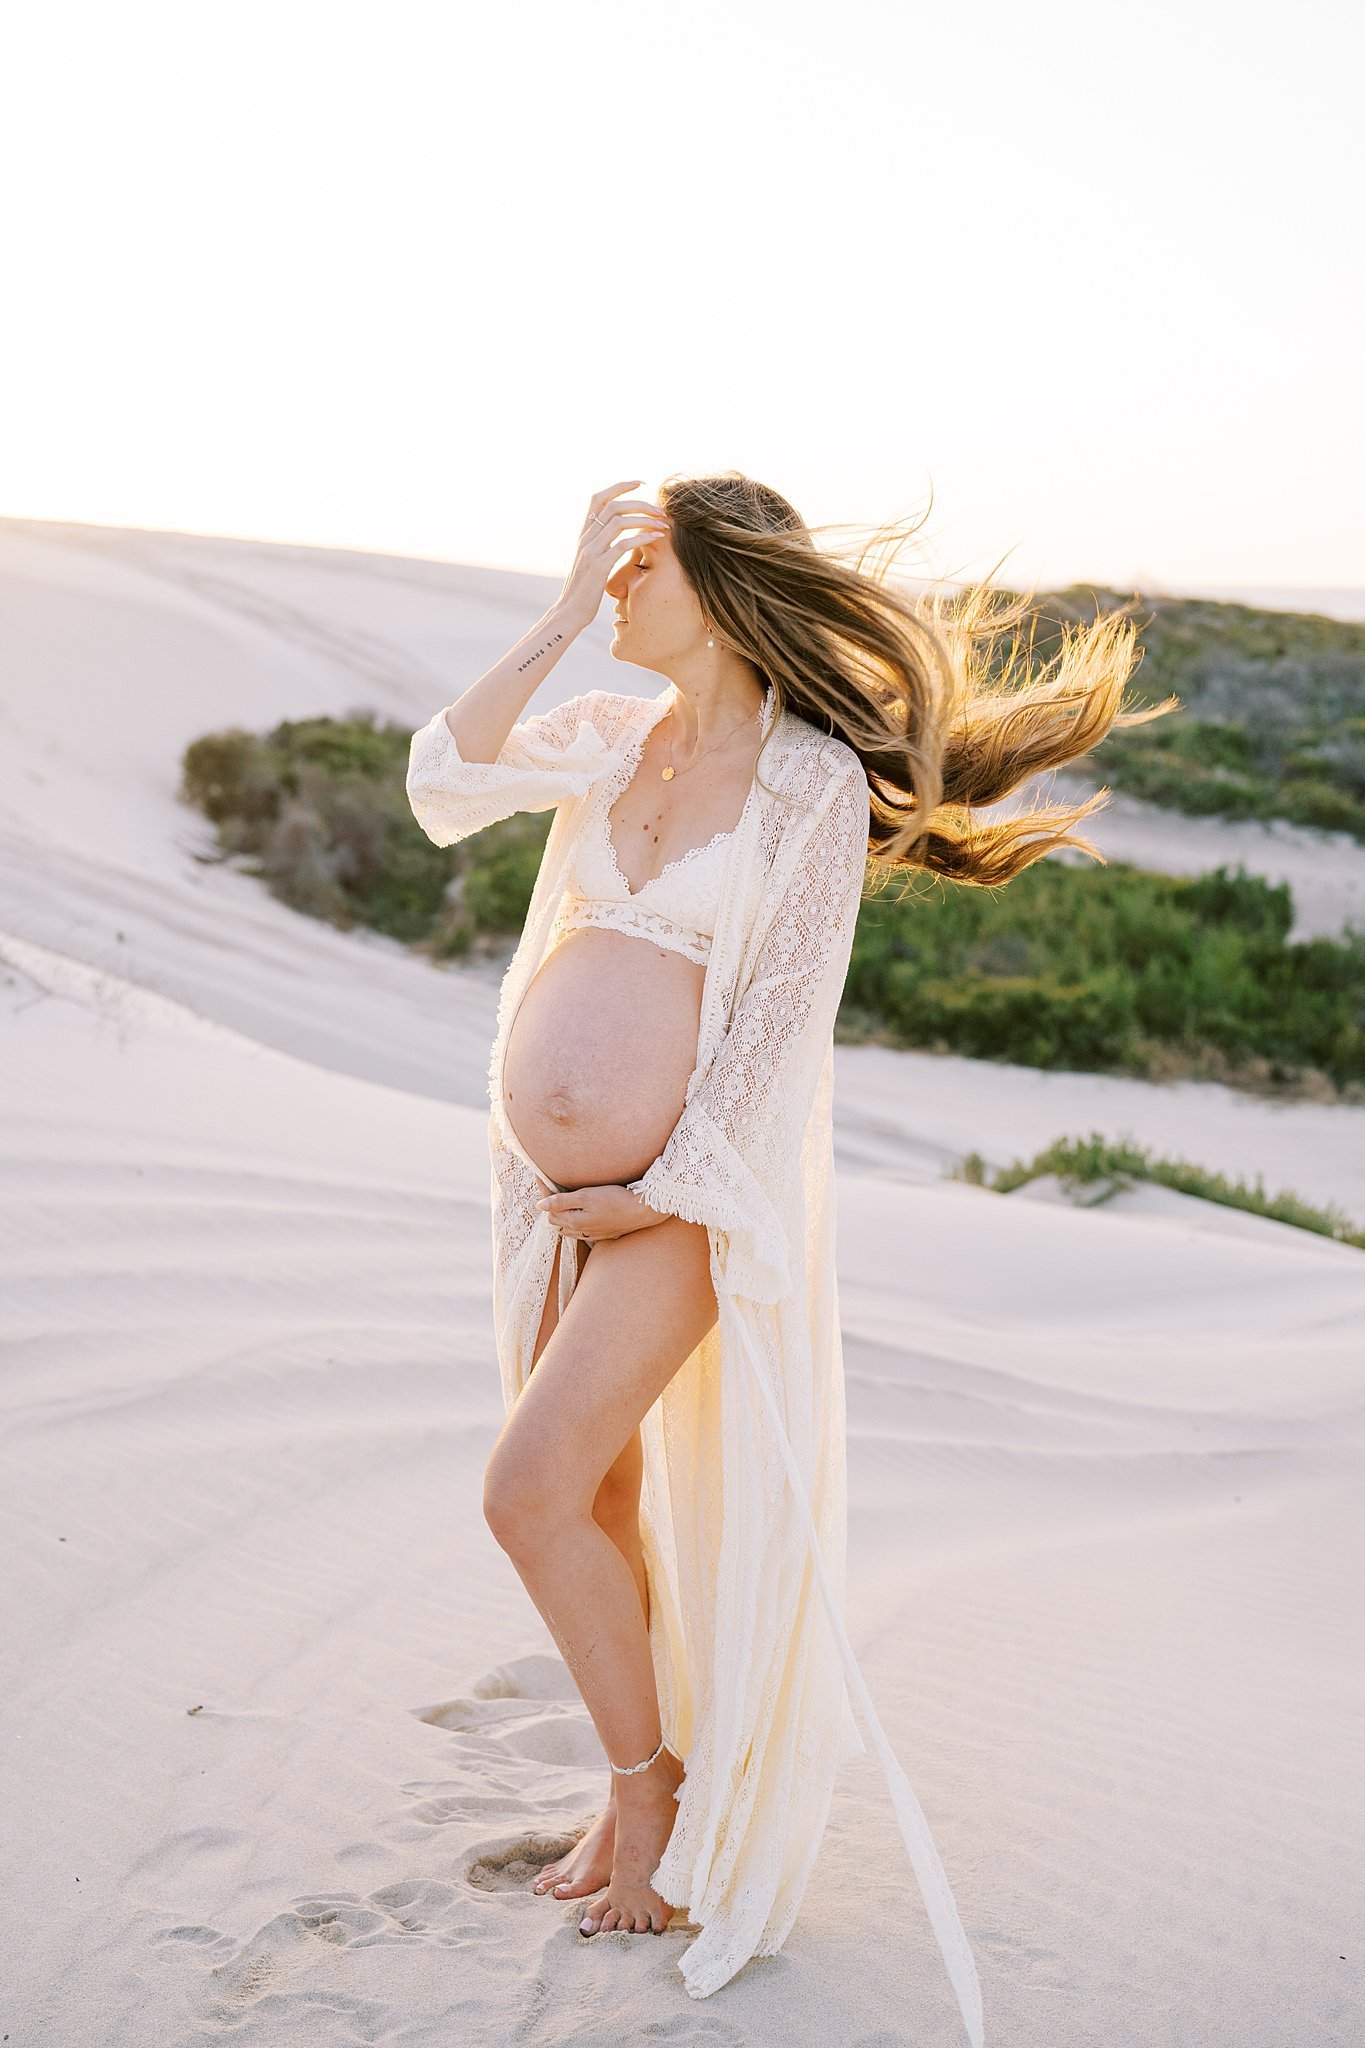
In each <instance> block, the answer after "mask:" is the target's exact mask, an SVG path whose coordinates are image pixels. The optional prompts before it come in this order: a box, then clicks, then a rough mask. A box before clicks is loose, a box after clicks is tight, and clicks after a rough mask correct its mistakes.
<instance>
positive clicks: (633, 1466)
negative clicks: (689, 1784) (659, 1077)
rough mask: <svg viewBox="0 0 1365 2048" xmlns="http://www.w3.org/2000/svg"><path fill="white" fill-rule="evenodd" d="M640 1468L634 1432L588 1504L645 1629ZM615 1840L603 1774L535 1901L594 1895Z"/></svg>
mask: <svg viewBox="0 0 1365 2048" xmlns="http://www.w3.org/2000/svg"><path fill="white" fill-rule="evenodd" d="M575 1250H576V1251H577V1253H578V1262H579V1272H580V1273H581V1272H582V1270H583V1265H584V1262H585V1261H586V1260H587V1259H588V1258H589V1257H590V1255H591V1253H592V1246H591V1245H590V1244H583V1243H581V1242H579V1243H575V1241H574V1240H573V1239H572V1238H564V1237H561V1238H560V1240H559V1242H558V1244H557V1245H556V1246H555V1256H554V1262H553V1264H552V1265H551V1267H550V1283H549V1287H548V1289H547V1291H546V1295H545V1307H544V1310H543V1311H542V1314H541V1318H540V1328H539V1330H538V1332H537V1334H536V1341H535V1346H534V1349H533V1350H532V1354H531V1370H532V1371H533V1372H534V1371H535V1368H536V1365H537V1363H538V1362H539V1359H540V1355H541V1353H542V1351H544V1349H545V1346H546V1345H547V1344H548V1342H549V1341H550V1337H551V1336H552V1334H553V1332H554V1327H555V1324H556V1323H557V1322H558V1320H559V1261H560V1257H561V1255H562V1256H565V1257H572V1256H573V1253H574V1251H575ZM643 1469H644V1452H643V1447H642V1446H641V1443H640V1432H639V1430H638V1429H637V1430H636V1431H635V1432H634V1433H633V1435H632V1436H631V1438H630V1441H629V1442H628V1443H627V1445H626V1448H625V1449H624V1450H623V1451H622V1453H621V1455H620V1457H619V1458H618V1459H617V1460H616V1463H615V1464H614V1465H613V1466H612V1468H611V1470H610V1471H609V1472H608V1474H607V1476H606V1478H605V1479H604V1480H603V1481H602V1484H601V1485H600V1486H599V1487H598V1489H597V1496H596V1499H595V1500H594V1501H593V1504H592V1515H593V1520H594V1521H595V1522H596V1523H597V1525H598V1527H599V1528H601V1529H605V1531H606V1533H607V1535H608V1536H610V1538H611V1540H612V1542H613V1543H614V1544H615V1545H616V1547H617V1549H618V1550H619V1551H620V1553H621V1555H622V1557H624V1559H625V1560H626V1563H627V1564H628V1565H629V1566H630V1569H631V1572H632V1575H633V1576H634V1579H635V1583H636V1585H637V1586H638V1587H639V1589H640V1604H641V1606H642V1607H643V1609H644V1614H645V1625H646V1627H648V1624H649V1580H648V1578H647V1576H646V1573H645V1557H644V1551H643V1549H642V1548H641V1544H640V1481H641V1478H642V1477H643ZM615 1839H616V1778H615V1775H614V1773H613V1772H611V1771H610V1770H609V1771H608V1772H607V1790H606V1796H605V1798H604V1800H603V1802H602V1810H601V1812H600V1813H599V1814H598V1815H597V1818H596V1819H595V1820H594V1821H593V1823H592V1825H591V1827H589V1828H588V1829H587V1831H586V1832H585V1833H584V1834H583V1835H582V1836H581V1837H580V1838H579V1840H578V1841H577V1842H575V1844H574V1846H573V1848H572V1849H570V1850H569V1851H568V1852H567V1853H566V1854H565V1855H563V1856H556V1857H554V1858H553V1860H552V1861H551V1862H549V1863H545V1864H542V1866H541V1868H540V1870H539V1871H538V1872H537V1873H536V1878H535V1882H534V1884H533V1885H532V1890H533V1891H534V1892H536V1893H537V1894H538V1895H541V1896H543V1895H544V1894H545V1893H546V1892H551V1893H552V1894H553V1896H554V1897H555V1898H557V1899H581V1898H586V1897H587V1896H588V1895H589V1894H590V1893H592V1892H595V1891H599V1890H600V1889H601V1887H602V1886H603V1885H604V1884H605V1883H606V1882H607V1880H608V1878H609V1877H610V1876H611V1855H612V1847H613V1844H614V1842H615Z"/></svg>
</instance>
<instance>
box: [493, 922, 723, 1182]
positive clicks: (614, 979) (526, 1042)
mask: <svg viewBox="0 0 1365 2048" xmlns="http://www.w3.org/2000/svg"><path fill="white" fill-rule="evenodd" d="M705 976H706V969H705V967H704V966H703V965H702V964H701V962H700V961H696V960H689V959H687V958H686V956H685V955H684V954H681V953H673V952H669V951H667V950H665V949H664V948H662V947H660V946H656V945H654V944H653V942H652V941H650V940H648V939H643V938H637V937H634V936H632V935H630V934H628V933H625V932H611V931H599V930H596V929H593V928H592V927H589V928H587V929H581V930H578V931H574V932H570V933H569V934H568V935H567V937H566V938H564V939H563V940H562V941H561V943H560V944H559V945H558V946H557V947H556V948H555V950H554V952H553V953H551V955H550V957H549V958H548V959H547V960H545V961H542V963H541V966H540V968H539V970H538V971H537V973H536V974H535V975H534V976H533V977H532V979H531V983H530V986H529V987H528V988H527V990H526V993H525V994H524V995H523V997H522V999H521V1003H520V1006H519V1007H518V1010H517V1014H516V1016H515V1018H514V1019H513V1023H512V1029H511V1031H510V1033H509V1035H508V1040H507V1047H506V1053H505V1056H504V1059H503V1071H502V1078H503V1107H504V1110H505V1112H506V1115H507V1120H508V1122H509V1123H510V1124H511V1126H512V1129H513V1131H514V1132H515V1133H516V1136H517V1139H518V1141H519V1143H520V1144H521V1145H523V1146H524V1147H525V1149H526V1151H527V1152H528V1153H529V1154H530V1156H531V1158H532V1159H534V1160H535V1162H536V1164H537V1165H538V1166H539V1167H540V1169H541V1170H542V1172H543V1173H545V1174H546V1175H548V1176H549V1178H550V1179H551V1180H556V1181H559V1182H561V1183H562V1184H563V1185H565V1186H568V1187H588V1186H595V1185H599V1184H601V1185H605V1184H607V1183H610V1182H614V1181H619V1182H624V1181H628V1180H635V1179H638V1177H639V1176H640V1174H642V1173H643V1172H644V1170H645V1168H646V1167H647V1166H649V1165H650V1164H651V1162H652V1161H653V1160H655V1159H656V1158H657V1157H658V1155H659V1153H660V1152H661V1151H662V1150H663V1148H664V1146H665V1144H666V1143H667V1142H668V1137H669V1133H670V1132H671V1131H672V1129H673V1126H674V1125H675V1124H676V1122H677V1121H678V1118H679V1116H680V1115H681V1113H682V1107H683V1097H684V1094H685V1092H686V1089H687V1083H688V1080H689V1079H690V1077H691V1074H692V1070H693V1068H694V1067H695V1065H696V1061H697V1030H698V1025H699V1023H700V1019H701V992H702V984H703V982H704V980H705Z"/></svg>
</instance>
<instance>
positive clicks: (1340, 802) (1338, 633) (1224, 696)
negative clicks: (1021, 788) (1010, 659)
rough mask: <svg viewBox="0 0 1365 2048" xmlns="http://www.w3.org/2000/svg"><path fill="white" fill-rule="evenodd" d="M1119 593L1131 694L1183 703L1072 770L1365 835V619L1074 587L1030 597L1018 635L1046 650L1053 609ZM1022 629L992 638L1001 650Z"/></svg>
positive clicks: (1174, 802) (1236, 813)
mask: <svg viewBox="0 0 1365 2048" xmlns="http://www.w3.org/2000/svg"><path fill="white" fill-rule="evenodd" d="M1016 594H1017V593H1016ZM1125 604H1127V605H1129V606H1131V607H1132V616H1133V618H1134V621H1135V623H1136V624H1137V626H1138V629H1139V644H1140V646H1141V648H1142V660H1141V662H1140V664H1139V666H1138V669H1137V671H1136V673H1135V675H1134V677H1133V682H1132V685H1131V688H1130V694H1131V695H1136V696H1141V697H1143V698H1145V699H1146V701H1148V702H1150V703H1158V702H1160V701H1161V700H1162V699H1163V698H1165V697H1166V696H1168V695H1171V694H1174V695H1176V696H1177V697H1179V699H1180V702H1181V709H1180V710H1178V711H1172V712H1168V713H1167V715H1166V716H1165V717H1164V718H1159V719H1154V720H1153V722H1152V723H1151V724H1150V725H1145V726H1134V727H1131V728H1129V729H1127V730H1122V731H1119V732H1114V733H1110V734H1109V736H1108V737H1107V738H1106V739H1105V740H1103V741H1102V742H1101V743H1100V745H1099V746H1098V747H1095V748H1094V749H1093V750H1092V751H1091V753H1090V754H1088V755H1087V756H1085V757H1084V759H1083V761H1078V762H1074V763H1072V764H1071V766H1072V768H1073V769H1075V770H1083V771H1084V772H1085V773H1086V774H1087V775H1090V776H1093V777H1094V779H1095V780H1096V781H1097V782H1102V783H1107V784H1108V785H1109V786H1110V787H1111V788H1112V789H1115V790H1122V791H1124V793H1125V794H1126V795H1129V796H1134V797H1142V798H1144V799H1145V800H1146V801H1147V802H1149V803H1154V804H1161V805H1164V806H1165V807H1166V808H1167V809H1168V810H1175V811H1183V812H1185V813H1186V814H1187V815H1188V816H1192V817H1221V818H1261V819H1265V818H1284V819H1286V820H1287V821H1288V822H1289V823H1291V824H1295V825H1316V826H1319V827H1322V828H1325V829H1326V830H1329V831H1337V832H1349V833H1351V834H1352V836H1353V837H1354V838H1356V839H1359V840H1362V841H1365V625H1355V624H1351V623H1349V622H1346V621H1343V620H1340V619H1329V618H1324V617H1322V616H1320V615H1318V614H1317V613H1313V612H1276V611H1265V610H1261V609H1259V608H1257V607H1256V606H1253V605H1245V604H1220V603H1215V602H1214V601H1213V600H1212V599H1208V598H1191V597H1186V598H1174V597H1149V596H1145V595H1140V596H1139V597H1138V598H1137V599H1136V600H1134V599H1133V598H1132V596H1131V595H1130V596H1129V597H1127V598H1125V597H1124V596H1123V594H1122V593H1120V592H1118V591H1115V590H1108V589H1103V588H1094V589H1091V588H1084V589H1083V588H1081V587H1080V586H1072V587H1070V588H1068V589H1066V590H1059V591H1050V592H1048V593H1047V594H1046V595H1041V596H1038V597H1036V598H1035V600H1034V602H1033V604H1032V605H1031V607H1030V610H1029V615H1028V630H1027V634H1026V636H1025V637H1026V640H1027V645H1028V646H1029V647H1030V648H1031V649H1032V650H1033V652H1034V654H1035V655H1037V656H1041V657H1051V656H1052V655H1054V654H1055V653H1056V652H1057V650H1058V647H1059V646H1060V643H1061V626H1062V623H1063V622H1068V623H1074V622H1078V621H1082V620H1088V619H1093V618H1094V617H1095V616H1096V615H1097V613H1099V612H1102V611H1114V610H1118V609H1120V608H1121V607H1122V606H1124V605H1125ZM1023 633H1024V629H1023V628H1022V627H1021V628H1020V629H1019V630H1018V631H1017V632H1016V633H1015V634H1013V635H1009V636H1005V637H1002V640H1001V651H1002V653H1003V652H1004V650H1006V649H1007V648H1008V647H1009V646H1010V645H1011V644H1012V643H1013V642H1014V641H1017V640H1018V639H1019V638H1020V637H1021V635H1022V634H1023Z"/></svg>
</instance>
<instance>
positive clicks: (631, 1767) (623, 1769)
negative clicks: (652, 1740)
mask: <svg viewBox="0 0 1365 2048" xmlns="http://www.w3.org/2000/svg"><path fill="white" fill-rule="evenodd" d="M666 1747H667V1744H666V1743H665V1742H664V1739H663V1737H662V1735H661V1736H660V1737H659V1747H658V1748H657V1749H656V1750H655V1752H654V1755H653V1756H647V1757H646V1758H645V1760H644V1762H643V1763H642V1764H612V1766H611V1767H612V1769H613V1770H614V1771H615V1772H616V1774H617V1776H618V1777H621V1778H633V1777H634V1776H635V1773H636V1772H637V1771H647V1770H648V1769H649V1767H650V1765H651V1764H652V1763H654V1762H655V1761H656V1760H657V1759H658V1758H659V1757H661V1756H662V1755H663V1753H664V1750H665V1748H666ZM610 1761H611V1759H610V1758H608V1762H610Z"/></svg>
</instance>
